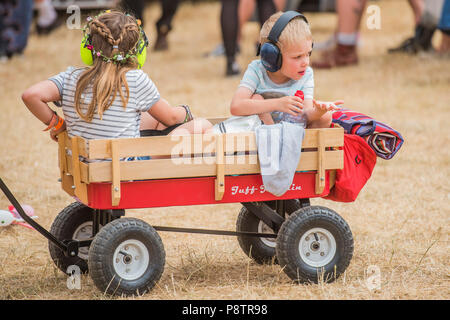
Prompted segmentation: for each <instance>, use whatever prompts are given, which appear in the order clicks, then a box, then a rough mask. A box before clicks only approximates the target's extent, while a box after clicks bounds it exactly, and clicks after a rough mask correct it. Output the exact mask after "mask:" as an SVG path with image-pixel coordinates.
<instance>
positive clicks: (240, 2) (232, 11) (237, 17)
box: [220, 0, 284, 76]
mask: <svg viewBox="0 0 450 320" xmlns="http://www.w3.org/2000/svg"><path fill="white" fill-rule="evenodd" d="M221 1H222V9H221V12H220V26H221V30H222V39H223V47H224V53H225V57H226V69H225V75H226V76H234V75H239V74H240V73H241V70H240V68H239V65H238V64H237V62H236V54H237V52H238V40H239V39H240V30H241V29H242V26H243V25H244V23H245V22H246V21H247V20H248V19H249V18H250V17H251V15H252V14H253V12H254V9H255V5H257V8H258V11H257V13H258V19H259V23H260V26H262V25H263V24H264V22H265V21H266V20H267V19H268V18H269V17H270V16H271V15H272V14H273V13H275V12H276V11H277V10H283V7H284V1H281V0H275V1H277V5H278V6H279V8H277V7H275V3H274V1H273V0H221Z"/></svg>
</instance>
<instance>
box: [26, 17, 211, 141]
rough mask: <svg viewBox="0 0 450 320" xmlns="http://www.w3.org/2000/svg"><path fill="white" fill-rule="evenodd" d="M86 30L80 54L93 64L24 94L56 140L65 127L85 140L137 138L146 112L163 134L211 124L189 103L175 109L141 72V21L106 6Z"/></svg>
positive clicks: (143, 43)
mask: <svg viewBox="0 0 450 320" xmlns="http://www.w3.org/2000/svg"><path fill="white" fill-rule="evenodd" d="M84 32H85V36H84V38H83V41H82V47H81V52H82V58H83V61H84V62H85V63H87V64H89V65H90V66H89V67H86V68H74V67H69V68H68V69H67V70H66V71H64V72H61V73H59V74H58V75H56V76H54V77H51V78H50V79H48V80H44V81H41V82H39V83H37V84H35V85H33V86H31V87H30V88H28V89H27V90H26V91H25V92H24V93H23V94H22V100H23V101H24V103H25V105H26V106H27V107H28V109H29V110H30V111H31V112H32V113H33V115H34V116H36V117H37V118H38V119H39V120H41V121H42V122H43V123H44V124H45V125H46V126H47V128H46V129H45V130H50V136H51V138H52V139H53V140H57V135H58V134H59V133H60V132H62V131H64V130H65V129H67V133H68V135H69V136H80V137H82V138H85V139H110V138H135V137H139V136H140V129H141V127H140V124H141V116H142V115H143V114H144V113H148V114H149V115H147V114H146V115H145V117H146V119H145V120H146V121H145V122H146V123H151V122H152V121H153V119H152V118H154V119H156V120H157V121H159V122H161V123H162V124H164V125H165V126H166V127H168V129H167V130H165V131H164V134H168V133H170V134H172V135H175V134H177V133H178V132H182V133H186V132H189V133H203V132H204V131H205V130H206V129H208V128H209V127H211V124H210V123H209V122H208V121H207V120H204V119H195V120H192V115H191V113H190V111H189V108H188V107H187V106H181V107H171V106H170V105H169V103H168V102H167V101H166V100H164V99H162V98H161V97H160V94H159V92H158V89H157V88H156V86H155V84H154V83H153V82H152V80H151V79H150V78H149V77H148V76H147V74H145V73H144V72H143V71H142V70H140V68H141V67H142V65H143V63H144V62H145V55H146V46H147V45H148V41H147V38H146V36H145V33H144V31H143V30H142V28H141V27H140V22H139V20H136V19H135V18H134V17H132V16H130V15H128V14H125V13H122V12H119V11H110V10H108V11H106V12H104V13H102V14H100V15H98V16H96V17H94V18H90V17H89V18H88V23H87V26H86V28H85V29H84ZM138 68H139V69H138ZM52 101H61V106H62V111H63V114H64V119H62V118H60V117H59V116H58V115H56V113H55V112H54V111H52V109H50V107H49V106H48V105H47V103H49V102H52ZM153 122H154V121H153ZM177 125H178V127H177ZM143 129H146V128H145V127H143ZM172 129H173V130H172Z"/></svg>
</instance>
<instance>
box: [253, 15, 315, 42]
mask: <svg viewBox="0 0 450 320" xmlns="http://www.w3.org/2000/svg"><path fill="white" fill-rule="evenodd" d="M283 13H284V12H282V11H279V12H277V13H274V14H273V15H271V16H270V17H269V19H267V20H266V22H264V24H263V26H262V27H261V31H260V33H259V41H260V43H261V45H262V44H264V43H266V42H268V41H269V39H268V37H269V34H270V30H272V27H273V26H274V24H275V22H276V21H277V20H278V19H279V18H280V16H281V15H282V14H283ZM304 40H312V34H311V30H310V28H309V25H308V24H307V23H306V21H304V20H303V19H302V18H301V17H298V18H294V19H292V20H291V21H290V22H289V23H288V24H287V25H286V27H285V28H284V29H283V31H282V32H281V34H280V36H279V37H278V42H277V45H278V46H279V47H280V50H282V49H283V47H284V46H289V45H292V44H295V43H298V42H299V41H304Z"/></svg>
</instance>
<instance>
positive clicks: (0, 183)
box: [0, 178, 68, 252]
mask: <svg viewBox="0 0 450 320" xmlns="http://www.w3.org/2000/svg"><path fill="white" fill-rule="evenodd" d="M0 189H2V191H3V193H4V194H5V196H6V197H7V198H8V200H9V202H11V204H12V205H13V206H14V208H16V210H17V212H18V213H19V215H20V217H21V218H22V219H23V220H25V221H26V222H27V223H28V224H29V225H31V226H32V227H33V228H34V229H36V231H38V232H39V233H40V234H42V235H43V236H44V237H46V238H47V239H48V240H50V241H51V242H53V243H54V244H55V245H56V246H57V247H59V248H60V249H61V250H63V251H64V252H67V250H68V246H67V245H65V244H64V243H62V242H61V241H59V240H58V239H56V238H55V236H53V235H52V234H51V233H50V232H48V231H47V230H45V229H44V228H43V227H42V226H41V225H40V224H39V223H37V222H36V221H34V220H33V219H32V218H31V217H29V216H28V215H27V214H26V213H25V211H24V210H23V208H22V206H21V205H20V203H19V201H17V199H16V198H15V197H14V195H13V194H12V192H11V191H10V190H9V189H8V187H7V186H6V184H5V183H4V182H3V180H2V178H0Z"/></svg>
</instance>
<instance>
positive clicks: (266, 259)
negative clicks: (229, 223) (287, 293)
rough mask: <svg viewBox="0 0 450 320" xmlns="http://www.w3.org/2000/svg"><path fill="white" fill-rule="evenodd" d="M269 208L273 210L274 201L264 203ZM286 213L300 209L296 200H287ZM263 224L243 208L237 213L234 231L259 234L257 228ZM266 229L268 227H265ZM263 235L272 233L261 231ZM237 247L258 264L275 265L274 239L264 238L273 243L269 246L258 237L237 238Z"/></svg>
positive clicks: (269, 230)
mask: <svg viewBox="0 0 450 320" xmlns="http://www.w3.org/2000/svg"><path fill="white" fill-rule="evenodd" d="M266 203H267V205H269V207H271V208H274V206H275V201H267V202H266ZM285 203H286V213H287V214H291V213H292V212H294V211H296V210H298V209H299V208H301V204H300V202H299V201H298V200H297V199H293V200H287V201H286V202H285ZM260 223H263V222H262V221H261V220H260V219H259V218H258V217H256V216H255V215H254V214H253V213H251V212H249V211H248V210H247V208H245V207H243V208H242V209H241V211H240V212H239V216H238V218H237V221H236V231H249V232H259V231H261V230H259V231H258V226H259V224H260ZM267 228H268V227H267ZM263 232H264V233H273V232H274V231H271V229H269V228H268V229H267V230H263ZM237 238H238V242H239V246H240V247H241V248H242V251H244V253H245V254H246V255H247V256H249V257H250V258H252V259H253V260H254V261H255V262H256V263H258V264H272V263H277V262H278V261H277V257H276V251H275V245H276V242H275V240H276V239H275V238H266V240H268V241H269V243H270V242H272V241H273V245H269V244H268V242H267V241H266V242H264V241H263V239H262V238H259V237H249V236H238V237H237Z"/></svg>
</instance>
